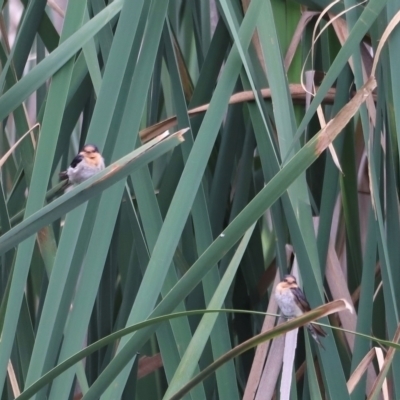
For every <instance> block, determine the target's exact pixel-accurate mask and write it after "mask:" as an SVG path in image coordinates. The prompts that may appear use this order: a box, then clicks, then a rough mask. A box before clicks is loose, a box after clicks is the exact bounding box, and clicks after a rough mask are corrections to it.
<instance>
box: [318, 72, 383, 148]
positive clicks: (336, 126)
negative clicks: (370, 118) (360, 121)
mask: <svg viewBox="0 0 400 400" xmlns="http://www.w3.org/2000/svg"><path fill="white" fill-rule="evenodd" d="M375 88H376V80H375V77H373V76H371V77H370V78H369V79H368V80H367V82H366V83H365V84H364V85H363V86H362V87H361V88H360V90H358V91H357V93H356V95H355V96H354V97H353V98H352V99H351V100H350V101H349V102H348V103H347V104H346V105H345V106H344V107H343V108H342V109H341V110H340V111H339V112H338V113H337V115H336V117H335V118H333V119H332V120H330V121H329V122H328V124H327V125H326V127H325V128H324V129H322V131H321V133H320V134H319V136H318V142H317V145H316V154H317V155H320V154H321V153H322V151H324V150H325V149H326V148H327V147H328V146H329V145H330V144H331V143H332V142H333V140H335V138H336V136H337V135H338V134H339V133H340V132H341V131H342V130H343V128H344V127H345V126H346V125H347V124H348V122H349V121H350V119H351V118H352V117H353V116H354V114H355V113H356V112H357V111H358V109H359V108H360V106H361V104H362V103H364V101H365V100H366V99H367V98H368V97H369V95H370V94H371V92H372V91H373V90H374V89H375Z"/></svg>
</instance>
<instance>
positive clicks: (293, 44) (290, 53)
mask: <svg viewBox="0 0 400 400" xmlns="http://www.w3.org/2000/svg"><path fill="white" fill-rule="evenodd" d="M318 14H319V12H316V11H306V12H304V13H303V14H302V15H301V18H300V20H299V22H298V23H297V26H296V30H295V31H294V34H293V36H292V40H291V41H290V44H289V48H288V50H287V52H286V56H285V61H284V65H285V70H286V72H287V71H288V70H289V67H290V64H291V63H292V60H293V57H294V55H295V53H296V50H297V47H298V45H299V43H300V40H301V38H302V37H303V33H304V30H305V28H306V26H307V24H308V23H309V22H310V21H311V20H312V19H313V18H314V17H315V16H316V15H318Z"/></svg>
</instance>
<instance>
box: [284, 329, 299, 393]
mask: <svg viewBox="0 0 400 400" xmlns="http://www.w3.org/2000/svg"><path fill="white" fill-rule="evenodd" d="M298 332H299V328H297V329H294V330H292V331H290V332H288V333H287V334H286V335H285V346H284V352H283V364H282V378H281V387H280V394H281V396H280V399H281V400H289V399H290V388H291V387H292V377H293V365H294V355H295V353H296V347H297V333H298Z"/></svg>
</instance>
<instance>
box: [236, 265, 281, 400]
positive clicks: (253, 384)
mask: <svg viewBox="0 0 400 400" xmlns="http://www.w3.org/2000/svg"><path fill="white" fill-rule="evenodd" d="M279 281H280V277H279V271H278V270H277V271H276V274H275V281H274V287H275V286H276V285H277V284H278V283H279ZM277 311H278V305H277V303H276V300H275V297H274V296H272V297H271V298H270V301H269V303H268V309H267V313H268V314H276V313H277ZM274 324H275V317H272V316H271V315H266V316H265V319H264V323H263V326H262V328H261V332H266V331H268V330H269V329H271V328H272V327H273V326H274ZM270 343H271V342H270V341H266V342H264V343H261V344H260V345H259V346H257V349H256V354H255V356H254V360H253V364H252V366H251V371H250V375H249V379H248V380H247V385H246V389H245V392H244V395H243V400H253V399H254V396H255V394H256V392H257V388H258V386H259V385H260V379H261V375H262V372H263V366H264V363H265V359H266V357H267V353H268V349H269V346H270Z"/></svg>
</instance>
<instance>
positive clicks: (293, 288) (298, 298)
mask: <svg viewBox="0 0 400 400" xmlns="http://www.w3.org/2000/svg"><path fill="white" fill-rule="evenodd" d="M275 298H276V301H277V303H278V306H279V308H280V309H281V312H282V315H283V316H284V317H286V318H295V317H299V316H300V315H303V314H304V313H305V312H307V311H310V310H311V308H310V304H309V303H308V301H307V299H306V296H305V295H304V293H303V291H302V290H301V289H300V288H299V286H298V284H297V281H296V278H295V277H294V276H293V275H285V276H284V278H283V280H282V281H281V282H280V283H278V284H277V285H276V288H275ZM307 329H308V331H309V332H310V334H311V336H312V337H313V338H314V340H315V341H316V342H317V343H318V344H319V345H320V346H321V347H322V348H324V346H323V345H322V343H321V342H320V340H319V337H318V335H320V336H322V337H325V336H326V332H325V331H324V330H323V329H322V328H321V327H320V326H319V325H314V324H307Z"/></svg>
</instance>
